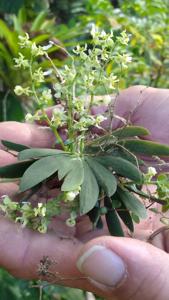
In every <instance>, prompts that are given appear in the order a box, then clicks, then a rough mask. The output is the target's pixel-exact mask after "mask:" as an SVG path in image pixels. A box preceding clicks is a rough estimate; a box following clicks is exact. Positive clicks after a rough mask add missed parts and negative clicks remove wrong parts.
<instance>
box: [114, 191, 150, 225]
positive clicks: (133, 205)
mask: <svg viewBox="0 0 169 300" xmlns="http://www.w3.org/2000/svg"><path fill="white" fill-rule="evenodd" d="M117 197H119V199H120V200H121V202H122V203H123V204H124V206H125V207H126V208H127V209H128V210H129V211H131V212H133V213H134V214H135V215H137V216H138V217H140V218H142V219H145V218H147V210H146V208H145V206H144V205H143V203H141V202H140V201H139V200H138V198H137V197H135V196H134V195H133V193H130V192H128V191H127V190H125V189H122V188H120V187H118V190H117Z"/></svg>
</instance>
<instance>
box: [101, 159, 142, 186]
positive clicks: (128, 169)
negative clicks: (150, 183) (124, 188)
mask: <svg viewBox="0 0 169 300" xmlns="http://www.w3.org/2000/svg"><path fill="white" fill-rule="evenodd" d="M95 159H96V160H97V161H98V162H99V163H100V164H102V165H104V166H105V167H107V168H110V167H111V168H112V171H115V172H116V173H117V174H118V175H121V176H123V177H126V178H129V179H131V180H134V181H136V182H138V183H141V182H142V173H141V172H140V170H139V169H138V168H137V167H136V166H135V165H133V164H132V163H130V162H129V161H127V160H125V159H123V158H121V157H114V156H111V155H105V156H98V157H96V158H95Z"/></svg>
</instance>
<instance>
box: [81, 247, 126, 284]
mask: <svg viewBox="0 0 169 300" xmlns="http://www.w3.org/2000/svg"><path fill="white" fill-rule="evenodd" d="M77 267H78V269H79V270H80V272H81V273H83V274H85V275H86V276H87V277H89V278H90V279H92V280H94V281H96V282H98V283H101V284H104V285H106V286H110V287H115V286H117V285H119V284H120V282H121V281H122V280H123V279H124V277H125V275H126V267H125V264H124V262H123V260H122V259H121V258H120V257H119V256H118V255H117V254H116V253H114V252H113V251H112V250H110V249H107V248H105V247H104V246H100V245H95V246H93V247H91V248H89V249H88V251H87V252H85V253H84V254H83V255H82V256H81V257H80V258H79V259H78V261H77Z"/></svg>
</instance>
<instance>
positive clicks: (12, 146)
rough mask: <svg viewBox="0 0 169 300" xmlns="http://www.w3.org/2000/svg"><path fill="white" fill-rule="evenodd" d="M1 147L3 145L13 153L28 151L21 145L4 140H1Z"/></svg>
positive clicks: (26, 147)
mask: <svg viewBox="0 0 169 300" xmlns="http://www.w3.org/2000/svg"><path fill="white" fill-rule="evenodd" d="M1 143H2V145H4V146H5V147H6V148H8V149H10V150H13V151H17V152H20V151H22V150H25V149H29V147H28V146H25V145H22V144H17V143H13V142H10V141H6V140H1Z"/></svg>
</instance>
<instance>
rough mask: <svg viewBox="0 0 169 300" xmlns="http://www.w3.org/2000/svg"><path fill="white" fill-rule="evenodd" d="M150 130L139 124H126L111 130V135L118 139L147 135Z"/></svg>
mask: <svg viewBox="0 0 169 300" xmlns="http://www.w3.org/2000/svg"><path fill="white" fill-rule="evenodd" d="M148 134H150V132H149V131H148V130H147V129H146V128H144V127H141V126H126V127H123V128H120V129H117V130H115V131H113V133H112V135H113V136H115V137H117V138H118V139H124V138H128V137H135V136H143V135H148Z"/></svg>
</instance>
